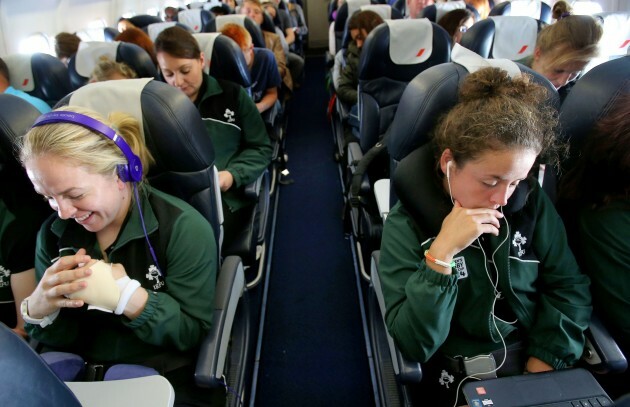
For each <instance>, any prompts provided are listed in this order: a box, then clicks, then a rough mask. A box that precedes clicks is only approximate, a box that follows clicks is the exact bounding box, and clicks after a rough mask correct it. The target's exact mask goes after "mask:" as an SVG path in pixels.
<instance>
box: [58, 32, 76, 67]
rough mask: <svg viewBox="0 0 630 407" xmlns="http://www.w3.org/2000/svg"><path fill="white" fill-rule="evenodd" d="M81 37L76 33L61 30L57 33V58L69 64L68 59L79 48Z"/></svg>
mask: <svg viewBox="0 0 630 407" xmlns="http://www.w3.org/2000/svg"><path fill="white" fill-rule="evenodd" d="M80 42H81V38H79V36H78V35H76V34H74V33H72V34H71V33H67V32H60V33H59V34H57V35H55V54H56V55H57V58H58V59H59V60H60V61H61V62H63V63H64V65H66V66H68V60H69V59H70V57H72V56H73V55H74V54H76V53H77V51H78V49H79V43H80Z"/></svg>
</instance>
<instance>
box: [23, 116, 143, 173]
mask: <svg viewBox="0 0 630 407" xmlns="http://www.w3.org/2000/svg"><path fill="white" fill-rule="evenodd" d="M52 123H72V124H77V125H79V126H83V127H85V128H86V129H88V130H93V131H95V132H97V133H100V134H102V135H103V136H105V137H107V138H108V139H110V140H112V141H113V142H114V143H115V144H116V146H118V148H119V149H120V151H122V153H123V155H124V156H125V158H126V159H127V164H121V165H119V166H118V176H119V177H120V179H121V180H122V181H123V182H129V181H131V182H140V181H142V161H140V157H138V156H137V155H135V154H134V153H133V151H132V150H131V147H129V144H127V142H126V141H125V140H124V139H123V138H122V137H120V136H119V135H118V134H116V132H115V131H114V129H112V128H111V127H108V126H106V125H105V124H103V123H101V122H99V121H98V120H95V119H93V118H91V117H90V116H86V115H84V114H81V113H76V112H69V111H63V110H62V111H53V112H48V113H44V114H43V115H41V116H39V117H38V118H37V120H35V123H34V124H33V127H37V126H43V125H45V124H52Z"/></svg>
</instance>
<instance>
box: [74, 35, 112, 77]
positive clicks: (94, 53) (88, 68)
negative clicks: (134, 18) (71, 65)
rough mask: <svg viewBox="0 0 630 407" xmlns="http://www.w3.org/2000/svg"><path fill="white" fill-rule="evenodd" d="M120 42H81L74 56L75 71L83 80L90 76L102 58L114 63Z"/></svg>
mask: <svg viewBox="0 0 630 407" xmlns="http://www.w3.org/2000/svg"><path fill="white" fill-rule="evenodd" d="M119 44H120V41H113V42H105V41H81V42H80V43H79V50H78V51H77V55H76V56H75V69H76V70H77V73H78V74H79V75H81V76H83V77H84V78H89V77H90V76H92V71H94V68H95V67H96V65H97V64H98V61H99V59H100V58H101V57H102V56H106V57H107V58H109V59H111V60H112V61H116V53H117V52H118V45H119Z"/></svg>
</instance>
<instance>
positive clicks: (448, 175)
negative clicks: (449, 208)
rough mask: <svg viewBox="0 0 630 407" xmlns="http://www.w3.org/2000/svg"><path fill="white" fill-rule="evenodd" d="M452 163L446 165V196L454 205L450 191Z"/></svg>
mask: <svg viewBox="0 0 630 407" xmlns="http://www.w3.org/2000/svg"><path fill="white" fill-rule="evenodd" d="M452 162H453V161H452V160H450V161H448V162H447V163H446V183H447V184H448V194H449V195H450V197H451V202H452V203H453V205H455V201H454V200H453V192H452V191H451V171H450V170H451V163H452Z"/></svg>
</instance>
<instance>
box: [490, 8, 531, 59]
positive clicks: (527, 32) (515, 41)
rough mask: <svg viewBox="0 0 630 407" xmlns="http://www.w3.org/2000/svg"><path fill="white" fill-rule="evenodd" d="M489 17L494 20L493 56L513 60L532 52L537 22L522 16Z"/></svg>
mask: <svg viewBox="0 0 630 407" xmlns="http://www.w3.org/2000/svg"><path fill="white" fill-rule="evenodd" d="M490 18H491V19H492V20H493V21H494V41H493V44H492V57H493V58H506V59H510V60H512V61H515V60H517V59H522V58H525V57H528V56H530V55H532V54H533V53H534V48H535V47H536V37H537V36H538V24H537V23H536V20H535V19H534V18H532V17H524V16H493V17H490Z"/></svg>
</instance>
